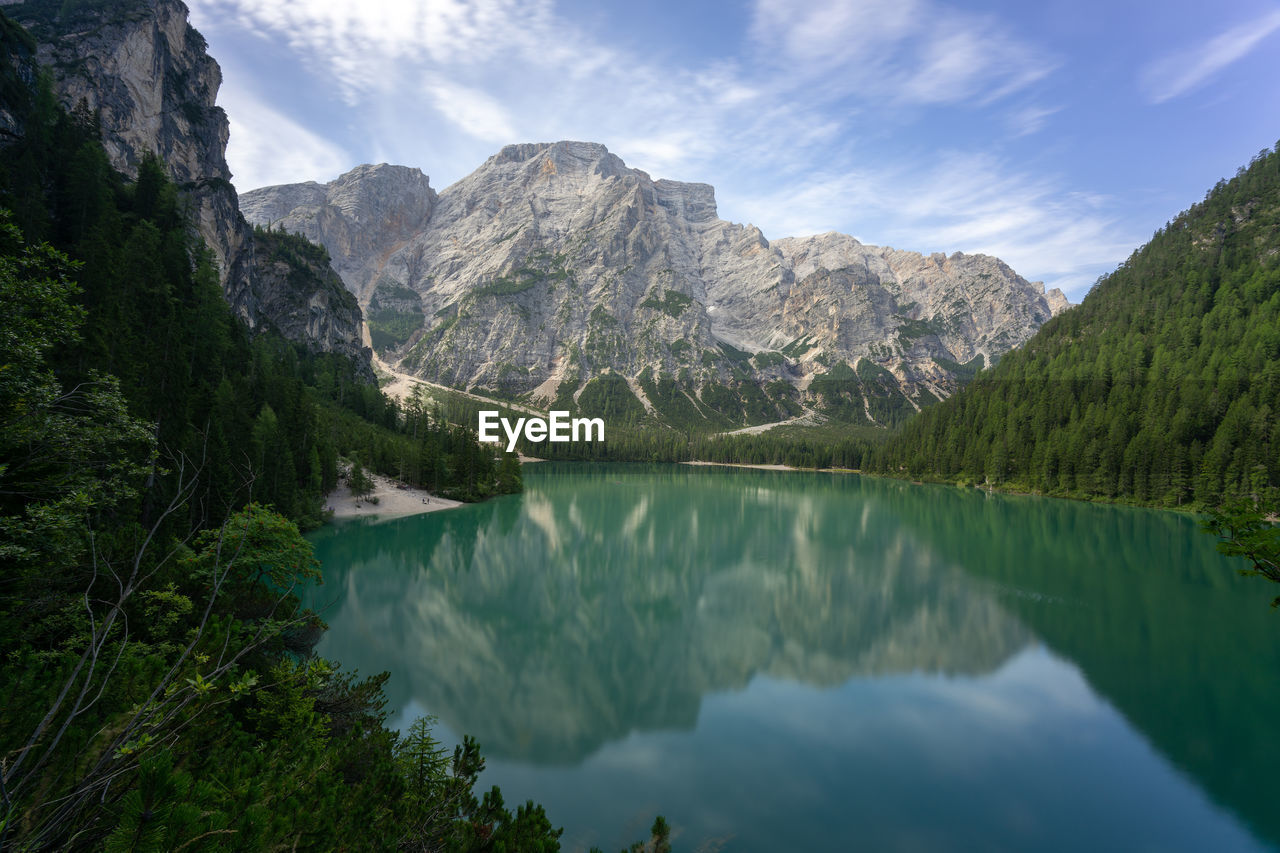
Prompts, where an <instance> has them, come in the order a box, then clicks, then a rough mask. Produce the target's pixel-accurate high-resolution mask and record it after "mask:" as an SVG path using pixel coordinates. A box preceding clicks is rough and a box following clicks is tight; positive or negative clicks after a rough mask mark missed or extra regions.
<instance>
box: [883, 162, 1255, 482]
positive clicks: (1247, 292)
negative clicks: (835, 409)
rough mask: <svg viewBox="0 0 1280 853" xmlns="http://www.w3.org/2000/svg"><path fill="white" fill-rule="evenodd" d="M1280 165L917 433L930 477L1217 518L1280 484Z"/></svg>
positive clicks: (1180, 220) (1236, 188) (1209, 199)
mask: <svg viewBox="0 0 1280 853" xmlns="http://www.w3.org/2000/svg"><path fill="white" fill-rule="evenodd" d="M1278 411H1280V152H1277V151H1263V152H1262V153H1260V154H1259V155H1258V156H1257V157H1256V158H1254V160H1253V161H1252V162H1251V163H1250V164H1249V166H1248V167H1246V168H1242V169H1240V171H1239V172H1238V173H1237V175H1236V177H1235V178H1233V179H1232V180H1230V181H1222V182H1219V184H1218V185H1217V186H1216V187H1214V188H1213V189H1212V190H1211V191H1210V192H1209V193H1208V195H1207V196H1206V197H1205V199H1204V201H1203V202H1201V203H1200V204H1197V205H1195V206H1194V207H1192V208H1191V209H1190V210H1188V211H1186V212H1185V213H1183V214H1181V215H1180V216H1178V217H1177V218H1176V219H1174V220H1173V221H1172V222H1170V223H1169V224H1168V225H1166V226H1165V228H1163V229H1162V230H1160V231H1159V232H1157V233H1156V235H1155V236H1154V237H1153V238H1152V239H1151V242H1150V243H1148V244H1147V245H1145V246H1143V247H1142V248H1141V249H1139V250H1138V251H1136V252H1134V254H1133V255H1132V256H1131V257H1130V258H1129V259H1128V260H1127V261H1125V262H1124V263H1123V264H1121V266H1120V267H1119V268H1118V269H1117V270H1116V271H1115V272H1113V273H1112V274H1110V275H1109V276H1107V277H1106V278H1105V279H1103V280H1101V281H1100V282H1099V283H1098V285H1097V286H1096V287H1094V289H1093V290H1092V292H1090V294H1089V296H1088V297H1087V298H1086V299H1085V300H1084V302H1083V303H1082V304H1081V305H1080V306H1079V307H1077V308H1074V309H1072V310H1070V311H1067V312H1066V313H1064V314H1062V315H1060V316H1058V317H1055V318H1054V319H1053V320H1050V321H1049V322H1048V323H1046V324H1045V325H1044V327H1043V328H1042V329H1041V330H1040V332H1039V333H1038V334H1037V335H1035V336H1034V337H1033V338H1031V340H1029V341H1028V342H1027V343H1026V344H1025V345H1024V346H1023V347H1022V348H1021V349H1018V350H1014V351H1013V352H1011V353H1009V354H1008V355H1007V356H1005V358H1004V359H1003V360H1001V362H1000V364H999V365H997V366H996V367H995V368H994V369H992V370H990V371H987V372H985V373H982V374H980V375H979V376H978V377H977V378H976V379H975V380H974V382H973V383H972V384H971V385H970V386H969V387H967V388H966V389H964V390H963V391H962V392H960V393H958V394H956V395H955V396H953V397H951V398H950V399H948V400H946V401H945V402H943V403H942V404H940V405H938V406H935V407H933V408H931V409H927V410H925V411H924V412H923V413H922V414H920V415H919V416H918V417H916V418H914V419H913V420H911V421H910V422H908V423H907V424H906V425H905V426H904V428H903V429H902V431H901V433H899V434H898V435H897V436H895V437H894V438H893V439H892V440H891V441H890V442H888V444H887V445H886V447H885V448H884V450H883V451H882V452H881V453H880V454H878V455H877V462H876V467H878V468H880V469H881V470H883V471H885V472H887V473H892V474H895V475H899V476H901V475H903V474H905V475H908V476H910V477H912V478H916V479H924V478H928V479H939V480H948V481H958V482H971V483H986V484H990V485H993V486H1006V487H1011V488H1015V489H1025V490H1032V491H1037V492H1043V493H1047V494H1055V495H1067V496H1073V497H1087V498H1101V499H1121V500H1132V501H1136V502H1141V503H1148V504H1155V505H1164V506H1185V505H1188V504H1197V505H1203V506H1215V505H1218V504H1220V503H1222V502H1223V501H1224V500H1227V499H1229V498H1232V497H1242V496H1250V497H1254V498H1256V499H1259V500H1262V501H1264V502H1267V503H1270V504H1272V505H1274V504H1275V503H1276V500H1277V495H1278V488H1277V487H1278V486H1280V417H1277V413H1278Z"/></svg>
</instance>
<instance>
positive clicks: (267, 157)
mask: <svg viewBox="0 0 1280 853" xmlns="http://www.w3.org/2000/svg"><path fill="white" fill-rule="evenodd" d="M218 103H219V104H220V105H221V106H222V107H223V108H224V109H225V110H226V111H227V116H228V118H229V119H230V123H231V139H230V141H229V142H228V143H227V164H228V165H229V166H230V167H231V174H232V181H233V183H234V184H235V186H236V188H237V189H238V190H239V191H241V192H244V191H246V190H251V189H256V188H257V187H261V186H267V185H269V184H279V183H291V182H296V181H315V180H318V181H326V180H329V179H330V178H334V177H336V176H338V175H339V174H341V173H342V172H344V171H346V170H347V169H349V168H351V166H352V165H354V164H353V163H352V160H351V156H350V155H349V154H348V153H347V152H346V151H343V150H342V148H340V147H339V146H337V145H335V144H334V143H332V142H330V141H328V140H326V139H324V138H322V137H321V136H319V135H318V134H316V133H313V132H312V131H310V130H308V129H307V128H305V127H303V126H302V125H301V124H299V123H298V122H296V121H294V120H293V119H291V118H289V117H288V116H286V115H284V114H283V113H281V112H279V111H277V110H275V109H273V108H271V107H270V106H268V105H266V104H265V103H263V102H262V101H261V100H260V99H259V98H258V97H257V96H255V95H253V94H252V93H250V92H248V91H245V90H243V89H238V88H234V87H229V86H223V87H222V91H221V92H219V94H218Z"/></svg>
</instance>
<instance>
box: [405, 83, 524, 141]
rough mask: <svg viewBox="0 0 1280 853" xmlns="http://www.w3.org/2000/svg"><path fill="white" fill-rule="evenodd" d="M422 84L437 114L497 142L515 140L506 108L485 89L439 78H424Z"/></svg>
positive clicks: (475, 135)
mask: <svg viewBox="0 0 1280 853" xmlns="http://www.w3.org/2000/svg"><path fill="white" fill-rule="evenodd" d="M425 88H426V91H427V92H428V93H430V95H431V97H432V99H433V100H434V102H435V106H436V109H437V110H439V111H440V114H441V115H442V116H444V117H445V118H446V119H448V120H449V121H452V122H453V123H454V124H456V125H458V127H460V128H461V129H462V130H464V131H465V132H467V133H469V134H471V135H472V136H474V137H476V138H477V139H483V140H485V141H486V142H496V143H498V144H499V145H505V144H507V143H509V142H513V141H515V139H516V137H517V132H516V129H515V127H514V126H513V125H512V123H511V119H510V118H509V116H508V115H507V112H506V110H504V109H503V107H502V105H501V104H500V103H498V102H497V101H496V100H495V99H493V98H491V97H490V96H489V95H487V94H486V93H484V92H482V91H480V90H479V89H474V88H471V87H468V86H462V85H459V84H457V83H453V82H451V81H449V80H443V79H438V80H434V81H428V82H427V84H426V87H425Z"/></svg>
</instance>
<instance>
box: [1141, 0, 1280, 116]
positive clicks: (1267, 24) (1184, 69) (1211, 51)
mask: <svg viewBox="0 0 1280 853" xmlns="http://www.w3.org/2000/svg"><path fill="white" fill-rule="evenodd" d="M1278 29H1280V9H1274V10H1272V11H1270V12H1268V13H1266V14H1265V15H1262V16H1261V17H1259V18H1257V19H1255V20H1252V21H1248V22H1246V23H1243V24H1240V25H1239V26H1235V27H1232V28H1231V29H1229V30H1226V31H1225V32H1222V33H1219V34H1218V35H1216V36H1214V37H1213V38H1211V39H1209V40H1208V41H1207V42H1204V43H1203V44H1198V45H1195V46H1194V47H1191V48H1188V49H1186V50H1181V51H1178V52H1177V53H1172V54H1169V55H1168V56H1164V57H1161V58H1160V59H1157V60H1155V61H1154V62H1151V63H1149V64H1148V65H1147V66H1146V67H1145V68H1143V70H1142V73H1141V76H1140V86H1141V88H1142V91H1143V93H1144V94H1145V95H1146V96H1147V98H1148V99H1149V100H1150V101H1151V102H1152V103H1156V104H1159V103H1163V102H1164V101H1168V100H1170V99H1172V98H1176V97H1178V96H1179V95H1185V94H1186V93H1187V92H1190V91H1191V90H1193V89H1195V88H1196V87H1198V86H1200V85H1201V84H1203V83H1205V82H1207V81H1208V80H1209V79H1210V78H1211V77H1213V75H1215V74H1217V73H1218V72H1219V71H1221V70H1222V69H1224V68H1226V67H1227V66H1228V65H1231V64H1232V63H1234V62H1237V61H1239V60H1241V59H1243V58H1244V57H1246V56H1248V55H1249V54H1250V53H1251V52H1253V50H1254V49H1255V48H1257V47H1258V45H1260V44H1261V43H1262V42H1263V40H1264V39H1266V38H1267V37H1269V36H1270V35H1271V34H1272V33H1274V32H1275V31H1276V30H1278Z"/></svg>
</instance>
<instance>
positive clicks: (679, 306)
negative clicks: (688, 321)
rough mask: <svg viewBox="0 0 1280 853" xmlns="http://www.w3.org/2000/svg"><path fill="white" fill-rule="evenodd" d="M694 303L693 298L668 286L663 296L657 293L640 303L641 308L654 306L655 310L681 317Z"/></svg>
mask: <svg viewBox="0 0 1280 853" xmlns="http://www.w3.org/2000/svg"><path fill="white" fill-rule="evenodd" d="M692 304H693V298H692V297H690V296H686V295H685V294H683V293H681V292H680V291H678V290H671V289H670V288H668V289H667V290H665V291H663V293H662V297H661V298H659V297H658V296H657V295H656V294H655V295H653V296H650V297H649V298H648V299H646V300H645V301H643V302H641V303H640V307H641V308H652V309H653V310H655V311H661V312H662V313H664V314H666V315H667V316H669V317H675V318H677V319H678V318H679V317H680V315H681V314H683V313H684V312H685V311H686V310H688V308H689V306H690V305H692Z"/></svg>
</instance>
